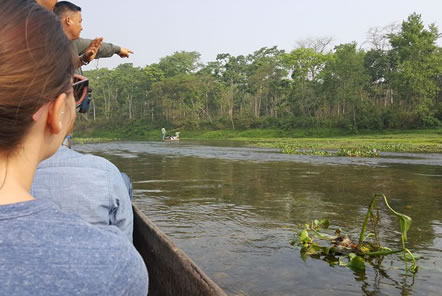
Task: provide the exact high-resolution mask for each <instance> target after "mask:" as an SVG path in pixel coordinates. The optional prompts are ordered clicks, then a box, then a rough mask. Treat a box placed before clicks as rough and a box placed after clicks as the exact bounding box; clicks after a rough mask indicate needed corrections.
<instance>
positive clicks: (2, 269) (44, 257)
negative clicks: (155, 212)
mask: <svg viewBox="0 0 442 296" xmlns="http://www.w3.org/2000/svg"><path fill="white" fill-rule="evenodd" d="M29 203H31V204H28V205H18V207H19V208H21V209H22V210H23V206H27V207H33V208H35V210H34V211H33V212H32V211H31V210H28V211H27V214H26V215H21V216H20V215H17V214H15V215H10V218H9V219H3V220H1V222H0V232H1V233H2V240H0V252H1V253H2V256H1V257H2V258H1V259H0V279H1V278H3V277H5V280H7V281H6V282H9V283H10V284H8V286H7V287H5V289H6V291H13V290H14V289H15V288H14V287H16V286H20V283H23V282H29V283H31V286H30V289H31V288H32V290H33V289H37V290H39V291H48V289H50V290H52V291H58V292H60V293H61V292H66V291H67V292H69V293H67V294H80V295H81V294H83V292H82V291H84V292H85V291H91V290H92V291H96V295H113V294H114V292H113V291H114V290H121V289H128V288H129V287H127V285H128V284H129V283H131V282H132V281H134V282H133V283H131V284H133V285H135V287H132V288H130V289H136V291H141V292H143V291H144V290H145V289H147V271H146V267H145V265H144V262H143V260H142V258H141V256H140V255H139V254H138V252H137V251H136V250H135V248H134V247H133V245H132V244H131V243H130V242H129V241H128V239H127V238H126V237H125V236H124V234H123V233H121V232H120V231H119V230H118V229H117V228H116V227H113V226H107V227H106V228H99V227H96V226H93V225H90V224H88V223H86V222H84V221H83V220H81V219H80V218H78V217H76V216H74V215H70V214H67V213H64V212H62V211H60V210H58V209H57V208H56V207H55V205H52V204H51V203H50V202H48V201H44V200H35V201H32V202H29ZM23 204H25V203H23ZM0 208H1V207H0ZM9 212H10V214H12V211H9ZM0 213H1V209H0ZM3 218H6V217H3ZM2 226H3V227H2ZM2 228H5V229H2ZM6 228H7V229H9V231H8V230H6ZM3 234H4V235H3ZM2 282H4V281H2ZM120 286H123V287H120ZM2 289H3V287H2ZM72 291H74V293H70V292H72ZM136 291H135V292H136ZM77 292H78V293H77ZM52 293H54V292H52ZM137 293H138V292H136V294H137ZM146 293H147V290H146ZM117 294H118V293H117ZM12 295H16V294H15V293H12ZM37 295H40V294H38V293H37Z"/></svg>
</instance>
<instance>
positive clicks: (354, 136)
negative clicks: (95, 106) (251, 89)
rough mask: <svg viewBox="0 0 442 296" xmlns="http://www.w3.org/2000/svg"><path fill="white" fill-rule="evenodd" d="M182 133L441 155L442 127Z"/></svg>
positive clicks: (140, 136) (84, 139)
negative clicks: (424, 128) (423, 128)
mask: <svg viewBox="0 0 442 296" xmlns="http://www.w3.org/2000/svg"><path fill="white" fill-rule="evenodd" d="M175 131H180V132H181V133H180V138H181V139H182V140H224V141H241V142H245V143H247V144H249V145H258V146H265V147H280V146H281V145H282V144H292V145H294V146H296V147H297V148H299V149H318V150H337V149H341V148H345V149H351V148H353V149H357V148H361V147H367V146H369V147H373V148H376V149H377V150H379V151H384V152H387V151H388V152H436V153H442V128H439V129H431V130H386V131H359V132H358V133H354V132H353V133H352V132H350V131H348V130H343V129H325V128H324V129H295V130H289V131H284V130H275V129H248V130H217V131H208V130H182V129H181V130H178V129H176V130H169V131H168V134H169V133H170V134H174V132H175ZM125 140H131V141H159V140H161V132H160V131H159V130H144V131H142V132H139V131H138V132H137V133H131V132H130V131H125V132H122V131H116V130H109V131H94V132H93V133H85V132H78V133H76V134H74V142H77V143H88V142H107V141H125Z"/></svg>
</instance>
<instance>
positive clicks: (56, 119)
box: [47, 93, 67, 134]
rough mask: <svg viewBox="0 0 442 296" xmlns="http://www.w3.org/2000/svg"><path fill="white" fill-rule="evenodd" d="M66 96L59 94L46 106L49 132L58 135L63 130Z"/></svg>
mask: <svg viewBox="0 0 442 296" xmlns="http://www.w3.org/2000/svg"><path fill="white" fill-rule="evenodd" d="M66 98H67V97H66V94H65V93H62V94H60V95H59V96H58V97H57V98H56V99H55V100H54V101H52V102H50V103H49V105H48V121H47V124H48V126H49V130H50V131H51V132H52V133H54V134H58V133H59V132H60V131H61V130H62V129H63V116H64V112H65V106H66Z"/></svg>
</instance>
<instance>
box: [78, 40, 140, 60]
mask: <svg viewBox="0 0 442 296" xmlns="http://www.w3.org/2000/svg"><path fill="white" fill-rule="evenodd" d="M92 41H93V40H91V39H83V38H79V39H77V40H74V41H73V43H74V46H76V48H77V50H78V55H82V54H83V53H84V52H85V51H86V49H87V48H88V47H89V45H90V44H91V42H92ZM129 53H133V52H132V51H131V50H128V49H126V48H122V47H120V46H118V45H114V44H112V43H106V42H102V43H101V47H100V49H99V50H98V52H97V55H96V57H95V58H96V59H99V58H109V57H111V56H113V55H114V54H118V55H119V56H120V57H129Z"/></svg>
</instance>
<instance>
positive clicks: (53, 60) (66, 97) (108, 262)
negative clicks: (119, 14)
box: [0, 0, 148, 295]
mask: <svg viewBox="0 0 442 296" xmlns="http://www.w3.org/2000/svg"><path fill="white" fill-rule="evenodd" d="M73 57H74V55H73V53H72V49H71V46H70V43H69V41H68V40H67V39H66V37H65V35H64V33H63V30H62V28H61V26H60V23H59V22H58V21H57V20H56V18H55V16H54V15H53V14H52V13H50V12H48V11H47V10H45V9H44V8H42V7H40V6H39V5H37V4H36V3H35V1H33V0H2V1H0V294H1V295H146V294H147V285H148V282H147V271H146V267H145V265H144V262H143V260H142V258H141V257H140V255H139V254H138V253H137V252H136V250H135V249H134V247H133V245H132V244H130V243H129V241H128V240H127V239H126V238H125V237H122V236H121V234H120V232H119V230H117V229H116V228H114V227H111V226H107V227H103V228H98V227H95V226H92V225H90V224H88V223H86V222H84V221H82V220H81V219H80V218H78V217H76V216H73V215H70V214H66V213H64V212H62V211H60V210H58V208H57V207H55V205H54V204H52V203H50V202H48V201H46V200H44V199H43V198H41V199H37V200H36V199H34V198H33V197H32V196H31V195H30V194H29V192H30V188H31V184H32V179H33V176H34V173H35V169H36V167H37V165H38V163H39V162H40V161H41V160H43V159H45V158H47V157H49V156H51V155H52V154H53V153H54V152H55V151H56V150H57V149H58V148H59V147H60V145H61V143H62V142H63V139H64V138H65V136H66V135H67V134H68V133H69V132H70V130H71V128H72V126H73V123H74V121H75V116H76V115H75V114H76V113H75V108H76V104H78V103H80V102H81V100H82V99H84V96H85V94H86V92H85V90H86V87H87V80H86V79H85V78H84V77H73V71H74V66H73Z"/></svg>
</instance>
